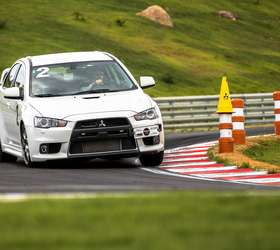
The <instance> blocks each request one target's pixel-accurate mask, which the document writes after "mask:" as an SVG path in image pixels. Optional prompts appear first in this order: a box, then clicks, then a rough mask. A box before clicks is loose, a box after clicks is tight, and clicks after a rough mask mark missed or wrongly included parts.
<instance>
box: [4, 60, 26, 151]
mask: <svg viewBox="0 0 280 250" xmlns="http://www.w3.org/2000/svg"><path fill="white" fill-rule="evenodd" d="M25 72H26V70H25V66H24V65H23V64H20V68H19V70H18V73H17V76H16V78H15V81H14V87H18V88H19V89H20V90H21V92H22V96H24V94H23V91H24V84H25V74H26V73H25ZM9 103H10V105H9V108H10V116H9V117H10V119H11V120H8V122H9V133H10V136H11V141H12V142H13V143H15V144H16V145H18V146H20V145H21V142H20V124H19V119H18V118H19V114H20V113H21V107H22V104H23V100H13V99H10V102H9ZM7 125H8V124H7Z"/></svg>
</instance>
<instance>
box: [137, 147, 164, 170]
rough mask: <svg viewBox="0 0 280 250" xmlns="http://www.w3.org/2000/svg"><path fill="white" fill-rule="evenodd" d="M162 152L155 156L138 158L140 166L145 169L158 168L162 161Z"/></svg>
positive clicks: (148, 155) (147, 155) (149, 155)
mask: <svg viewBox="0 0 280 250" xmlns="http://www.w3.org/2000/svg"><path fill="white" fill-rule="evenodd" d="M163 155H164V151H161V152H159V153H156V154H144V155H141V156H140V157H139V160H140V162H141V164H142V165H143V166H145V167H156V166H159V165H160V164H161V163H162V161H163Z"/></svg>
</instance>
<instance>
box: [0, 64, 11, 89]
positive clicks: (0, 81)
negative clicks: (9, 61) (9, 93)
mask: <svg viewBox="0 0 280 250" xmlns="http://www.w3.org/2000/svg"><path fill="white" fill-rule="evenodd" d="M9 72H10V68H6V69H4V70H3V72H2V74H1V78H0V86H1V85H2V84H3V82H4V81H5V78H6V76H7V75H8V74H9Z"/></svg>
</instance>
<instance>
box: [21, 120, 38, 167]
mask: <svg viewBox="0 0 280 250" xmlns="http://www.w3.org/2000/svg"><path fill="white" fill-rule="evenodd" d="M20 139H21V147H22V155H23V160H24V163H25V165H26V166H27V167H29V168H32V167H36V163H35V162H32V161H31V157H30V151H29V146H28V139H27V134H26V130H25V127H24V126H23V125H22V126H21V128H20Z"/></svg>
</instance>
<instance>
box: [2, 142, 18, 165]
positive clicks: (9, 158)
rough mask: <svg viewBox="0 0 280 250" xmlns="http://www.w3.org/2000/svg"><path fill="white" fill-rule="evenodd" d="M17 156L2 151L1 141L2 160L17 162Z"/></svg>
mask: <svg viewBox="0 0 280 250" xmlns="http://www.w3.org/2000/svg"><path fill="white" fill-rule="evenodd" d="M16 160H17V157H16V156H14V155H10V154H7V153H5V152H3V151H2V147H1V143H0V162H15V161H16Z"/></svg>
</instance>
